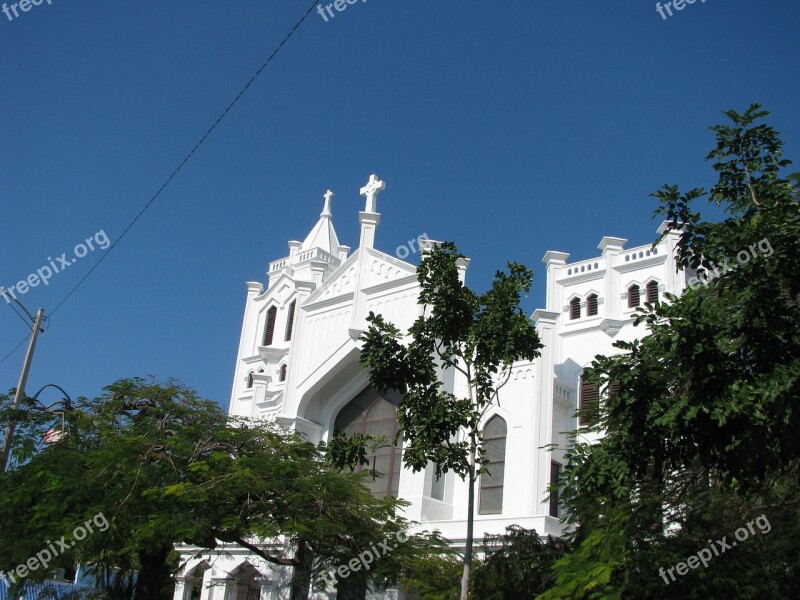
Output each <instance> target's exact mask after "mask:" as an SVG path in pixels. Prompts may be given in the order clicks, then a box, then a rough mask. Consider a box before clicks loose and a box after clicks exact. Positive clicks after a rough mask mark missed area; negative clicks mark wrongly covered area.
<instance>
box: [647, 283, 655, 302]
mask: <svg viewBox="0 0 800 600" xmlns="http://www.w3.org/2000/svg"><path fill="white" fill-rule="evenodd" d="M645 297H646V298H647V302H649V303H650V304H655V303H656V302H658V283H657V282H655V281H651V282H650V283H648V284H647V294H646V296H645Z"/></svg>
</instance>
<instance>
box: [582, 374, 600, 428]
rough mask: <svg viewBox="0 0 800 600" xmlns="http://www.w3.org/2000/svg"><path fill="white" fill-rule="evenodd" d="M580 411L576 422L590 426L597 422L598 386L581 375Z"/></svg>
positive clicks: (598, 416) (598, 410) (598, 412)
mask: <svg viewBox="0 0 800 600" xmlns="http://www.w3.org/2000/svg"><path fill="white" fill-rule="evenodd" d="M579 406H580V409H579V410H580V413H579V415H578V422H579V424H580V426H581V427H591V426H593V425H596V424H597V421H598V419H599V418H600V388H599V387H598V386H597V385H596V384H594V383H590V382H588V381H585V380H584V378H583V376H581V383H580V404H579Z"/></svg>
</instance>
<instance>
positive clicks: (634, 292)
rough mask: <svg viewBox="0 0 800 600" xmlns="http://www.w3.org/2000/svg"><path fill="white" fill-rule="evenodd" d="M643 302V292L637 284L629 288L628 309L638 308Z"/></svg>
mask: <svg viewBox="0 0 800 600" xmlns="http://www.w3.org/2000/svg"><path fill="white" fill-rule="evenodd" d="M640 301H641V290H640V289H639V286H638V285H636V284H635V283H634V284H633V285H632V286H631V287H629V288H628V308H636V307H637V306H639V302H640Z"/></svg>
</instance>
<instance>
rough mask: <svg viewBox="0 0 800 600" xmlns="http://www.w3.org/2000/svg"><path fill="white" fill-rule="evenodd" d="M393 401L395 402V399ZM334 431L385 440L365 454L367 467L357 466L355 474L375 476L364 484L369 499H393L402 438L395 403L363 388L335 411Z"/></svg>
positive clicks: (396, 490) (396, 484)
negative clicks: (373, 473) (378, 437)
mask: <svg viewBox="0 0 800 600" xmlns="http://www.w3.org/2000/svg"><path fill="white" fill-rule="evenodd" d="M396 401H397V402H399V397H398V398H396ZM334 429H335V430H344V432H345V433H346V434H347V435H353V434H354V433H360V434H362V435H374V436H383V437H384V438H385V439H386V440H387V441H388V444H387V445H385V446H383V447H381V448H377V449H375V450H374V451H371V452H369V453H368V454H367V459H368V460H369V465H365V466H359V467H358V468H357V471H362V470H372V469H374V470H375V472H376V473H377V475H376V477H375V478H374V479H373V478H368V479H367V480H366V481H365V482H364V485H366V486H367V487H368V488H369V489H370V491H371V492H372V495H373V496H376V497H378V498H385V497H386V496H394V497H395V498H396V497H397V495H398V491H399V489H400V471H401V470H402V441H401V440H402V435H400V434H399V426H398V423H397V404H396V403H395V402H392V401H391V400H389V399H388V398H386V397H384V396H383V395H382V394H379V393H378V392H377V391H375V390H374V389H372V388H367V389H365V390H364V391H363V392H361V393H360V394H359V395H358V396H356V397H355V398H354V399H353V400H351V401H350V402H349V403H348V404H347V405H346V406H345V407H344V408H343V409H342V410H341V411H340V412H339V415H338V416H337V417H336V422H335V424H334ZM395 440H397V442H396V443H395Z"/></svg>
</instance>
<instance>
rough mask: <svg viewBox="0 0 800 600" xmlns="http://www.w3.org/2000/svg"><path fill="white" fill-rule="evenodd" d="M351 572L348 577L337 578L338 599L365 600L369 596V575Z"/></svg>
mask: <svg viewBox="0 0 800 600" xmlns="http://www.w3.org/2000/svg"><path fill="white" fill-rule="evenodd" d="M357 575H362V574H361V573H358V574H355V573H351V574H350V577H348V578H346V579H340V578H339V577H338V576H337V578H336V600H364V599H365V598H366V597H367V577H366V575H362V576H361V577H358V576H357Z"/></svg>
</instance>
